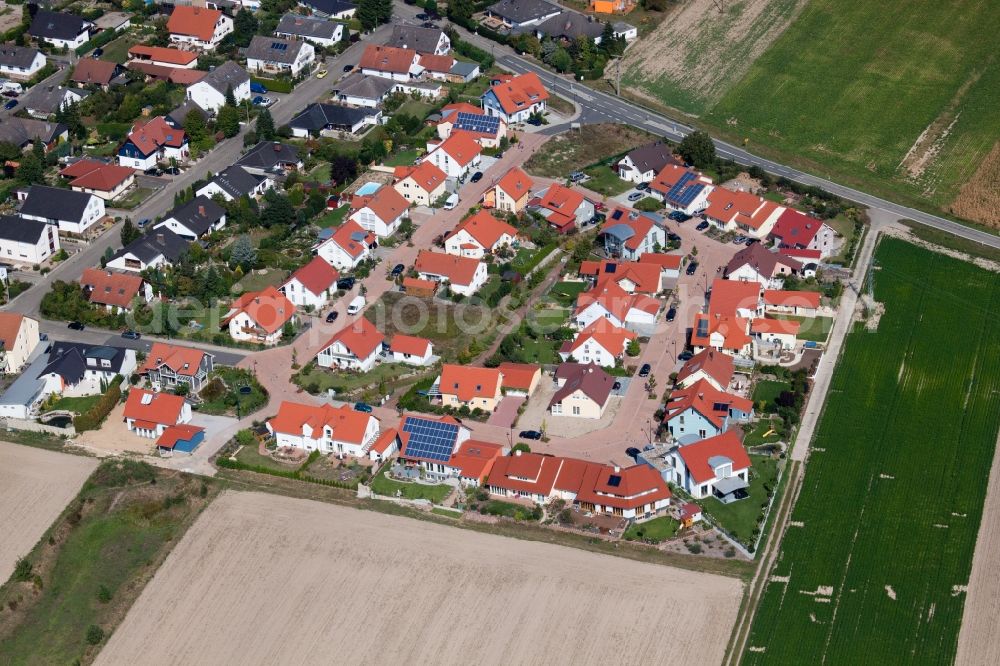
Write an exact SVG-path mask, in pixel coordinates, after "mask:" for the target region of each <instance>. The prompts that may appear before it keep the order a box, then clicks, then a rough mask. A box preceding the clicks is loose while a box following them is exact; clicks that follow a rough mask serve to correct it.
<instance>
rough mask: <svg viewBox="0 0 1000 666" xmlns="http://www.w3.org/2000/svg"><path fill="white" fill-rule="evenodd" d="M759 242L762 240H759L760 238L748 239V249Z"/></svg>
mask: <svg viewBox="0 0 1000 666" xmlns="http://www.w3.org/2000/svg"><path fill="white" fill-rule="evenodd" d="M759 242H760V239H759V238H748V239H747V242H746V246H747V247H750V246H751V245H753V244H754V243H759Z"/></svg>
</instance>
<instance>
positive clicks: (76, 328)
mask: <svg viewBox="0 0 1000 666" xmlns="http://www.w3.org/2000/svg"><path fill="white" fill-rule="evenodd" d="M69 327H70V328H71V329H73V330H74V331H82V330H83V329H85V328H87V327H86V326H84V325H83V322H79V321H71V322H70V323H69Z"/></svg>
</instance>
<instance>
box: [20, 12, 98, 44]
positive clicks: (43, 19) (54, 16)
mask: <svg viewBox="0 0 1000 666" xmlns="http://www.w3.org/2000/svg"><path fill="white" fill-rule="evenodd" d="M93 27H94V24H93V23H91V22H90V21H87V20H85V19H82V18H80V17H79V16H77V15H75V14H67V13H63V12H51V11H49V10H47V9H39V10H38V11H36V12H35V17H34V18H33V19H32V20H31V26H30V27H29V28H28V34H29V35H31V36H32V37H34V38H35V39H36V40H38V41H39V42H47V43H49V44H52V45H53V46H55V47H57V48H65V49H68V50H73V49H76V48H79V47H81V46H83V45H84V44H85V43H86V42H87V40H89V39H90V31H91V30H92V29H93Z"/></svg>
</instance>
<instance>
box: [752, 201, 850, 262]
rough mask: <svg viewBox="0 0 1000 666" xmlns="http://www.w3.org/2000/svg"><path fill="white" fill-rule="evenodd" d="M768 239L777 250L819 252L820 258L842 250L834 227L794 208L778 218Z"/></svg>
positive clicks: (785, 211) (786, 210) (787, 209)
mask: <svg viewBox="0 0 1000 666" xmlns="http://www.w3.org/2000/svg"><path fill="white" fill-rule="evenodd" d="M768 238H769V239H770V240H771V241H773V242H774V246H775V247H777V248H791V249H796V250H817V251H818V252H819V253H820V258H825V257H829V256H831V255H834V254H836V253H837V252H838V251H839V250H840V243H839V242H838V235H837V232H836V230H834V228H833V227H831V226H830V225H829V224H827V223H826V222H824V221H822V220H817V219H816V218H814V217H810V216H808V215H806V214H805V213H800V212H799V211H797V210H794V209H792V208H786V209H785V210H784V212H783V213H782V214H781V215H780V216H779V217H778V221H777V222H776V223H775V225H774V228H773V229H771V233H770V234H769V235H768Z"/></svg>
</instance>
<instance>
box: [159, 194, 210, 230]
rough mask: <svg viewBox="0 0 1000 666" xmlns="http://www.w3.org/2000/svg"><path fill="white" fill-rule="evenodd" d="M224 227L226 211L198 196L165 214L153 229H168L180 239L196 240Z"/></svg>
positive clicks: (206, 198)
mask: <svg viewBox="0 0 1000 666" xmlns="http://www.w3.org/2000/svg"><path fill="white" fill-rule="evenodd" d="M224 226H226V209H225V208H223V207H222V206H220V205H219V204H217V203H215V202H214V201H212V200H211V199H209V198H208V197H205V196H198V197H195V198H194V199H192V200H191V201H188V202H187V203H185V204H181V205H180V206H178V207H177V208H175V209H173V210H172V211H170V212H169V213H167V215H166V217H165V218H163V221H162V222H160V223H159V224H157V225H156V226H155V227H153V228H154V229H170V230H171V231H173V232H174V233H175V234H177V235H178V236H180V237H181V238H186V239H187V240H192V241H194V240H198V239H199V238H202V237H203V236H207V235H208V234H210V233H212V232H214V231H218V230H219V229H222V228H223V227H224Z"/></svg>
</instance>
